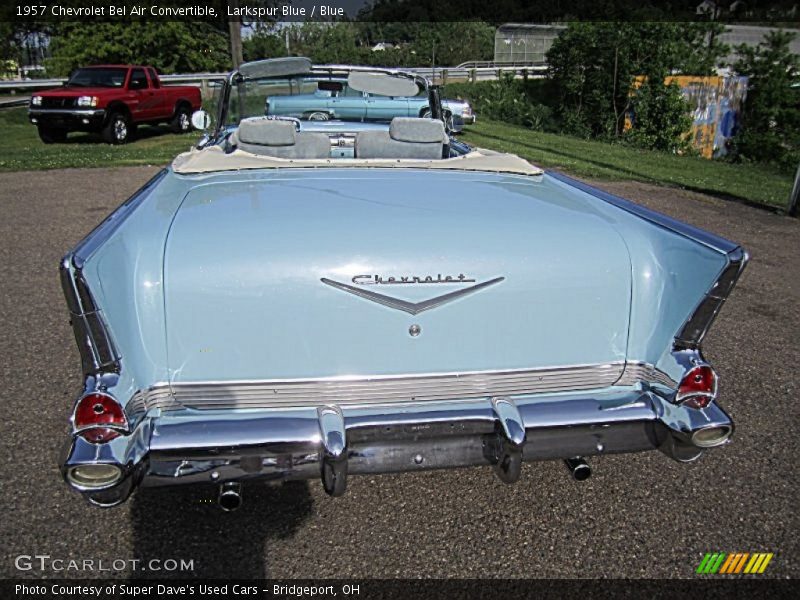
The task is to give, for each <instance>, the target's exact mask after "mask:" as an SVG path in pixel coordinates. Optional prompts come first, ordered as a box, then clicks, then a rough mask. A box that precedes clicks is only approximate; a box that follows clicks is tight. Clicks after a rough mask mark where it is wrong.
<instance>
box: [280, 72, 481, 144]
mask: <svg viewBox="0 0 800 600" xmlns="http://www.w3.org/2000/svg"><path fill="white" fill-rule="evenodd" d="M320 68H321V67H320ZM305 83H306V86H310V87H312V88H314V87H315V88H316V89H314V90H313V92H311V93H302V92H301V93H295V94H288V95H286V94H283V95H277V96H268V97H267V102H266V107H265V114H267V115H277V116H284V117H296V118H298V119H308V120H311V121H328V120H330V119H339V120H342V121H385V122H389V121H391V120H392V119H393V118H394V117H424V118H430V116H431V108H430V101H429V99H428V94H427V93H422V94H418V95H416V96H386V95H382V94H375V93H371V92H365V91H362V90H359V89H354V88H353V87H351V86H350V85H349V84H348V82H347V79H335V78H332V77H329V78H324V79H320V80H318V81H314V80H309V81H307V82H305ZM292 91H294V87H292ZM412 91H413V90H412ZM441 106H442V112H443V115H444V117H445V122H446V123H447V124H448V125H449V126H450V128H451V129H452V130H453V131H460V130H461V125H462V124H464V123H468V124H472V123H475V113H474V112H473V111H472V107H471V106H470V104H469V102H467V101H465V100H460V99H447V98H445V99H442V100H441ZM454 117H455V118H454Z"/></svg>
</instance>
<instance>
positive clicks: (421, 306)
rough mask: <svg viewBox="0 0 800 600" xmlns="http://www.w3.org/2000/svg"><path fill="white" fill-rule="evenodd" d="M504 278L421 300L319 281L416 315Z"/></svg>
mask: <svg viewBox="0 0 800 600" xmlns="http://www.w3.org/2000/svg"><path fill="white" fill-rule="evenodd" d="M354 279H355V278H354ZM504 279H505V277H495V278H494V279H490V280H488V281H484V282H482V283H478V284H476V285H473V286H470V287H468V288H463V289H460V290H455V291H452V292H449V293H447V294H442V295H441V296H435V297H433V298H429V299H428V300H423V301H422V302H408V301H407V300H401V299H400V298H393V297H392V296H387V295H385V294H379V293H378V292H373V291H370V290H366V289H363V288H361V287H356V286H352V285H348V284H346V283H340V282H338V281H333V280H332V279H326V278H324V277H323V278H322V279H320V281H322V283H325V284H327V285H329V286H331V287H334V288H336V289H338V290H342V291H343V292H348V293H350V294H353V295H354V296H358V297H360V298H364V299H365V300H370V301H372V302H376V303H378V304H382V305H383V306H387V307H389V308H394V309H396V310H402V311H403V312H407V313H409V314H411V315H418V314H419V313H421V312H424V311H426V310H431V309H432V308H437V307H439V306H442V305H443V304H447V303H448V302H452V301H453V300H457V299H459V298H461V297H463V296H466V295H468V294H472V293H474V292H477V291H479V290H482V289H484V288H487V287H489V286H490V285H494V284H496V283H500V282H501V281H503V280H504ZM447 283H450V282H447ZM452 283H459V282H457V281H454V282H452Z"/></svg>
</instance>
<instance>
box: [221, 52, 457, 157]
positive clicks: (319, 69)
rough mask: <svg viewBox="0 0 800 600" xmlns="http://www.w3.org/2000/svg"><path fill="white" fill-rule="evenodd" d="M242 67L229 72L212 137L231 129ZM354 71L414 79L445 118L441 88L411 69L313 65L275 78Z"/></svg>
mask: <svg viewBox="0 0 800 600" xmlns="http://www.w3.org/2000/svg"><path fill="white" fill-rule="evenodd" d="M240 69H241V67H240V68H239V69H237V70H233V71H231V72H230V73H228V75H227V77H226V78H225V81H224V83H223V86H222V92H221V94H220V103H219V107H218V108H217V124H216V126H215V128H214V133H213V135H212V139H213V140H216V141H219V139H220V138H221V137H224V135H225V133H226V131H227V130H228V129H229V125H227V123H226V121H227V118H228V112H229V110H228V107H229V104H230V96H231V90H232V89H233V88H234V87H235V86H236V85H238V84H239V83H243V82H245V81H248V78H246V77H245V76H244V75H242V74H241V72H240ZM353 71H358V72H363V73H383V74H385V75H391V76H394V77H406V78H408V79H411V80H412V81H414V82H415V83H416V84H417V85H418V86H420V87H421V88H422V89H424V90H425V92H426V94H427V96H428V104H429V106H430V109H431V117H432V118H434V119H439V120H442V119H443V113H442V103H441V99H440V96H439V93H438V92H439V90H438V88H437V87H436V86H434V85H432V84H431V83H430V81H428V79H427V78H425V77H423V76H421V75H418V74H417V73H413V72H411V71H404V70H402V69H387V68H381V67H367V66H353V65H336V64H332V65H313V66H312V67H311V69H310V70H309V71H306V72H304V73H297V74H296V75H280V76H277V77H275V79H286V78H290V77H308V76H315V75H316V76H319V75H324V76H328V77H336V76H340V77H342V76H343V77H346V76H347V75H348V74H349V73H351V72H353ZM267 79H271V78H270V77H260V78H254V79H250V80H251V81H257V80H267Z"/></svg>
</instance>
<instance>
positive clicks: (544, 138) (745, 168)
mask: <svg viewBox="0 0 800 600" xmlns="http://www.w3.org/2000/svg"><path fill="white" fill-rule="evenodd" d="M26 110H27V109H25V108H12V109H6V110H2V111H0V131H2V132H3V143H2V145H0V170H3V171H21V170H38V169H61V168H65V167H118V166H127V165H161V164H166V163H168V162H170V161H171V160H172V159H173V158H174V157H175V156H176V155H177V154H179V153H181V152H184V151H186V150H188V149H189V148H190V147H191V146H192V145H193V144H194V143H195V142H196V140H197V139H198V138H199V133H197V132H194V133H188V134H184V135H175V134H173V133H171V132H170V131H169V129H168V128H167V127H166V126H163V125H162V126H159V127H149V126H142V127H140V128H139V134H138V137H137V138H136V139H135V140H134V141H133V142H131V143H129V144H126V145H124V146H110V145H108V144H104V143H103V142H101V141H100V139H99V137H95V136H90V135H87V134H83V133H71V134H70V135H69V138H67V143H66V144H44V143H42V142H41V141H40V140H39V136H38V135H37V133H36V127H34V126H33V125H31V124H30V123H29V122H28V117H27V112H26ZM461 138H462V139H463V140H464V141H466V142H467V143H469V144H471V145H474V146H479V147H483V148H491V149H493V150H499V151H502V152H513V153H514V154H519V155H520V156H522V157H523V158H526V159H528V160H530V161H531V162H532V163H534V164H536V165H539V166H541V167H546V168H555V169H558V170H561V171H564V172H566V173H568V174H571V175H575V176H577V177H585V178H588V179H606V180H637V181H645V182H649V183H655V184H659V185H673V186H678V187H682V188H686V189H690V190H695V191H699V192H704V193H707V194H713V195H716V196H722V197H727V198H735V199H739V200H745V201H747V202H752V203H755V204H762V205H768V206H772V207H778V208H781V207H785V206H786V204H787V202H788V198H789V192H790V190H791V186H792V177H791V176H790V175H788V174H785V173H777V172H775V171H774V170H771V169H769V168H766V167H762V166H756V165H733V164H729V163H725V162H722V161H710V160H706V159H703V158H698V157H690V156H675V155H672V154H664V153H661V152H650V151H646V150H636V149H634V148H630V147H628V146H624V145H621V144H607V143H604V142H597V141H590V140H583V139H579V138H574V137H570V136H564V135H555V134H552V133H541V132H537V131H531V130H529V129H525V128H524V127H517V126H514V125H507V124H504V123H501V122H497V121H479V122H478V123H477V124H475V125H472V126H470V127H467V128H466V129H465V132H464V134H463V135H462V136H461Z"/></svg>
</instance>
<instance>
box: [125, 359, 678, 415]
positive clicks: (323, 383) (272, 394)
mask: <svg viewBox="0 0 800 600" xmlns="http://www.w3.org/2000/svg"><path fill="white" fill-rule="evenodd" d="M640 381H641V382H647V383H660V384H662V385H664V386H667V387H669V388H671V389H674V388H675V387H677V384H676V383H675V382H674V381H673V380H672V379H670V377H669V376H668V375H666V373H663V372H661V371H659V370H658V369H656V368H655V367H653V366H652V365H648V364H645V363H636V362H634V363H627V364H626V363H624V362H621V361H620V362H614V363H608V364H596V365H576V366H569V367H550V368H539V369H518V370H510V371H471V372H462V373H426V374H419V375H375V376H364V377H356V376H353V377H328V378H320V379H275V380H264V381H230V382H225V381H217V382H214V381H207V382H194V383H173V384H171V385H170V384H169V383H158V384H155V385H153V386H152V387H150V388H149V389H147V390H143V391H140V392H137V393H136V394H134V396H133V397H132V398H131V399H130V401H129V402H128V406H127V412H128V413H129V414H139V413H145V412H147V411H149V410H152V409H160V410H165V411H175V410H181V409H187V408H188V409H195V410H231V409H243V408H251V409H272V408H302V407H318V406H324V405H327V404H336V405H339V406H360V405H380V404H388V405H391V404H397V403H426V402H434V401H450V400H463V399H469V398H487V397H503V396H514V395H525V394H542V393H557V392H572V391H583V390H591V389H602V388H606V387H610V386H614V385H617V386H632V385H635V384H636V383H638V382H640Z"/></svg>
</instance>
